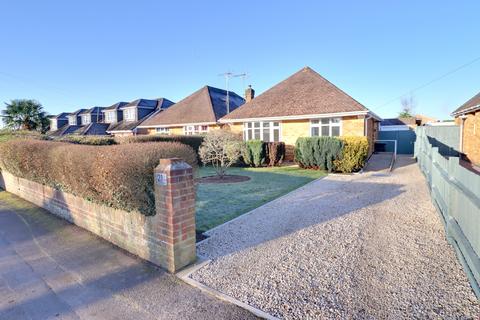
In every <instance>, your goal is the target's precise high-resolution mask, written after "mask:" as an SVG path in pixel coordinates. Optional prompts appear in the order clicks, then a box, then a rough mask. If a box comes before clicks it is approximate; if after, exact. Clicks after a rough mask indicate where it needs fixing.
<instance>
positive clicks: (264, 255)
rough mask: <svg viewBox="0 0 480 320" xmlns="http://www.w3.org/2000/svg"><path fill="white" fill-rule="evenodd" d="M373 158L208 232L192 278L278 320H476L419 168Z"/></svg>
mask: <svg viewBox="0 0 480 320" xmlns="http://www.w3.org/2000/svg"><path fill="white" fill-rule="evenodd" d="M374 159H377V160H378V162H379V163H374V164H372V165H371V166H370V169H369V172H367V173H365V174H361V175H329V176H328V177H326V178H324V179H321V180H317V181H314V182H312V183H310V184H308V185H306V186H304V187H302V188H300V189H298V190H296V191H294V192H293V193H290V194H288V195H287V196H285V197H282V198H279V199H277V200H275V201H273V202H271V203H269V204H267V205H265V206H263V207H260V208H257V209H256V210H254V211H253V212H251V213H250V214H247V215H244V216H241V217H240V218H238V219H236V220H234V221H232V222H230V223H228V224H225V225H222V226H220V227H219V228H217V229H214V230H212V231H210V232H207V234H209V235H210V236H211V237H210V238H208V239H207V240H205V241H204V242H202V243H201V244H200V245H199V252H200V253H201V254H203V255H204V256H206V257H209V258H210V259H212V262H210V263H209V264H207V265H206V266H204V267H203V268H201V269H200V270H198V271H196V272H195V273H193V275H192V278H193V279H195V280H197V281H199V282H201V283H203V284H205V285H207V286H210V287H212V288H214V289H216V290H218V291H221V292H223V293H225V294H227V295H230V296H233V297H235V298H236V299H238V300H240V301H243V302H245V303H248V304H250V305H252V306H255V307H257V308H259V309H261V310H263V311H265V312H268V313H270V314H272V315H275V316H278V317H281V318H285V319H480V304H479V302H478V300H477V299H476V297H475V295H474V293H473V290H472V289H471V288H470V286H469V284H468V281H467V277H466V275H465V273H464V272H463V270H462V268H461V266H460V264H459V263H458V261H457V258H456V255H455V252H454V249H453V248H452V247H451V246H450V245H449V244H448V242H447V240H446V238H445V232H444V229H443V225H442V223H441V220H440V218H439V216H438V213H437V212H436V210H435V208H434V207H433V205H432V203H431V200H430V195H429V192H428V189H427V187H426V184H425V180H424V177H423V175H422V174H421V173H420V170H419V169H418V166H417V164H416V163H415V162H414V161H413V160H412V159H411V158H408V157H404V156H399V158H398V159H397V162H396V166H395V169H394V171H393V172H390V171H389V170H388V169H386V167H388V166H386V163H387V162H388V161H386V160H387V159H386V157H384V156H380V157H375V158H374ZM375 161H376V160H375ZM377 170H379V171H377Z"/></svg>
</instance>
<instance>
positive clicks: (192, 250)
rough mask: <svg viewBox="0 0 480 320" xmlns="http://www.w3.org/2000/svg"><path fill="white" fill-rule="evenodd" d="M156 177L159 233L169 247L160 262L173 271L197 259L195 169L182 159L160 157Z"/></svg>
mask: <svg viewBox="0 0 480 320" xmlns="http://www.w3.org/2000/svg"><path fill="white" fill-rule="evenodd" d="M154 178H155V207H156V214H157V216H158V219H159V220H158V221H159V233H160V235H161V239H162V240H163V241H164V242H165V244H166V247H167V250H166V251H167V252H166V255H165V257H166V259H163V260H165V261H161V262H160V265H161V266H162V267H164V268H165V269H167V270H168V271H170V272H173V273H174V272H177V271H178V270H180V269H181V268H183V267H185V266H187V265H189V264H191V263H193V262H194V261H195V259H196V247H195V186H194V181H193V170H192V167H191V166H190V165H188V164H187V163H186V162H184V161H183V160H182V159H177V158H173V159H161V160H160V164H159V165H158V166H157V167H156V168H155V173H154Z"/></svg>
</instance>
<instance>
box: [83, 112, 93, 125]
mask: <svg viewBox="0 0 480 320" xmlns="http://www.w3.org/2000/svg"><path fill="white" fill-rule="evenodd" d="M90 122H92V117H91V116H90V115H89V114H86V115H83V116H82V124H90Z"/></svg>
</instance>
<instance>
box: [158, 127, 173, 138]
mask: <svg viewBox="0 0 480 320" xmlns="http://www.w3.org/2000/svg"><path fill="white" fill-rule="evenodd" d="M155 133H156V134H159V135H167V136H168V135H170V128H166V127H163V128H155Z"/></svg>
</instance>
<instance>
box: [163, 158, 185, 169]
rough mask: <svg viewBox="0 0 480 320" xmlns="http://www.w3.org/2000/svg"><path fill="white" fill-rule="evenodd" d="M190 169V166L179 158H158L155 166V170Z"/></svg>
mask: <svg viewBox="0 0 480 320" xmlns="http://www.w3.org/2000/svg"><path fill="white" fill-rule="evenodd" d="M186 169H192V167H191V166H190V165H189V164H188V163H186V162H185V161H184V160H183V159H180V158H169V159H160V163H159V165H158V166H157V167H156V168H155V171H165V170H170V171H171V170H186Z"/></svg>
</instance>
